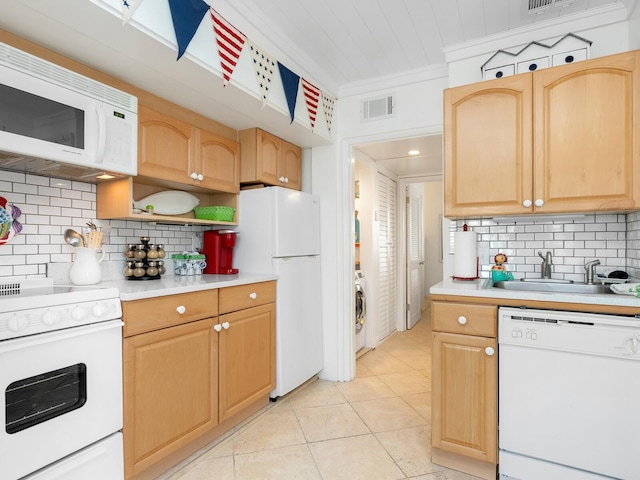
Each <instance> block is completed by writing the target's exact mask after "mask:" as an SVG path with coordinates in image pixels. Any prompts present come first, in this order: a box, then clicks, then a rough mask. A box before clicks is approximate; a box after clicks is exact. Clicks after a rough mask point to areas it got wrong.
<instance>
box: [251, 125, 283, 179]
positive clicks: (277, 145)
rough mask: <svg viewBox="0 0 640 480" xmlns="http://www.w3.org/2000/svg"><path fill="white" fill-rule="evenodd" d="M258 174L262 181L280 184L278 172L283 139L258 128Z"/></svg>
mask: <svg viewBox="0 0 640 480" xmlns="http://www.w3.org/2000/svg"><path fill="white" fill-rule="evenodd" d="M256 135H257V140H256V148H257V152H256V176H257V179H258V180H260V181H261V182H264V183H268V184H270V185H280V184H281V183H280V180H278V172H279V168H280V167H279V165H280V155H281V149H282V141H281V140H280V139H279V138H278V137H276V136H275V135H271V134H270V133H267V132H263V131H262V130H259V129H258V130H256Z"/></svg>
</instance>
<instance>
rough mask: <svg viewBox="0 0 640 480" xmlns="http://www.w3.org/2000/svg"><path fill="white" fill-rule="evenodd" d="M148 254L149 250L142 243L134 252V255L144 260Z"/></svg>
mask: <svg viewBox="0 0 640 480" xmlns="http://www.w3.org/2000/svg"><path fill="white" fill-rule="evenodd" d="M146 256H147V252H145V250H144V245H142V244H140V245H138V246H137V247H136V251H135V252H134V253H133V257H134V258H136V259H138V260H142V259H143V258H145V257H146Z"/></svg>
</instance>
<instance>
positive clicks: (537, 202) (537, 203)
mask: <svg viewBox="0 0 640 480" xmlns="http://www.w3.org/2000/svg"><path fill="white" fill-rule="evenodd" d="M543 205H544V200H542V199H541V198H538V199H536V207H541V206H543Z"/></svg>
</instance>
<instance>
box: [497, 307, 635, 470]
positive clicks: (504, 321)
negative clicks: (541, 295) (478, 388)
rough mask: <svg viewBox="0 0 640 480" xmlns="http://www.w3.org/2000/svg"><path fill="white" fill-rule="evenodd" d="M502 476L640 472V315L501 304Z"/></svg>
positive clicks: (500, 425)
mask: <svg viewBox="0 0 640 480" xmlns="http://www.w3.org/2000/svg"><path fill="white" fill-rule="evenodd" d="M498 348H499V356H498V359H499V366H498V381H499V384H498V385H499V395H498V398H499V399H498V402H499V403H498V424H499V440H498V445H499V458H498V462H499V472H500V478H501V479H505V480H506V479H518V480H587V479H589V480H594V479H610V478H615V479H624V480H632V479H640V353H639V352H640V319H638V318H636V317H624V316H613V315H597V314H586V313H577V312H565V311H550V310H534V309H524V308H523V309H518V308H500V309H499V314H498Z"/></svg>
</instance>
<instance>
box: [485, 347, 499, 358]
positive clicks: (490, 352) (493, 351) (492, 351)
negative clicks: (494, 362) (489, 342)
mask: <svg viewBox="0 0 640 480" xmlns="http://www.w3.org/2000/svg"><path fill="white" fill-rule="evenodd" d="M484 353H486V354H487V355H488V356H490V357H491V356H493V354H494V353H496V351H495V350H494V349H493V348H492V347H487V348H485V349H484Z"/></svg>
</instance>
